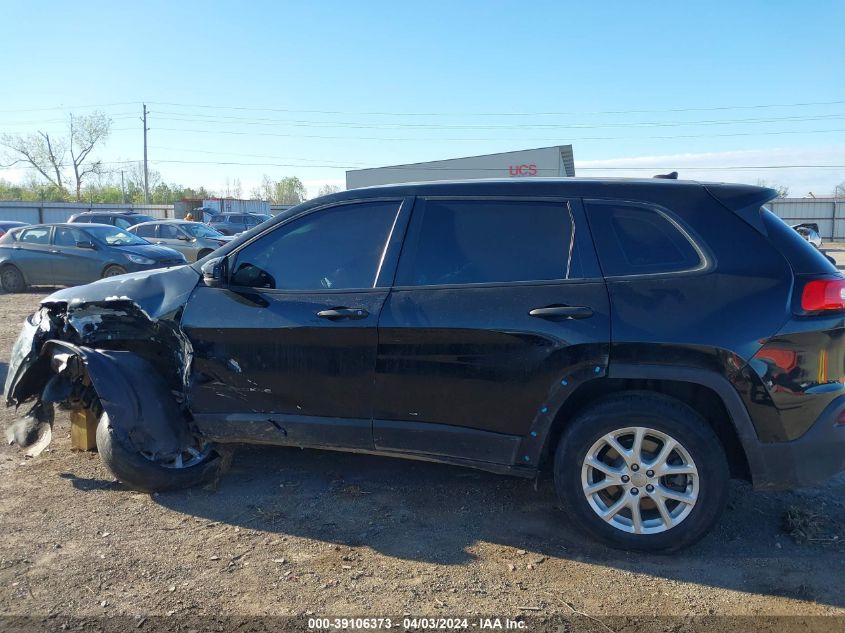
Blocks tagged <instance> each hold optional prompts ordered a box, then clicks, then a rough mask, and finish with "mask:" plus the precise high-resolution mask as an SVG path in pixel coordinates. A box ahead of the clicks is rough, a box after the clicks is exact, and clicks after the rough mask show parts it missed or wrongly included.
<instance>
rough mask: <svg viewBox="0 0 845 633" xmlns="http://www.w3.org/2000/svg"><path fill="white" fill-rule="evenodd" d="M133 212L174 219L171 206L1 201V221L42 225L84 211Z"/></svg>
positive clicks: (59, 220)
mask: <svg viewBox="0 0 845 633" xmlns="http://www.w3.org/2000/svg"><path fill="white" fill-rule="evenodd" d="M117 210H121V211H125V210H133V211H136V212H138V213H143V214H145V215H151V216H153V217H154V218H172V217H173V205H171V204H84V203H80V202H15V201H12V202H9V201H5V200H4V201H0V220H17V221H18V222H29V223H30V224H40V223H43V222H65V221H66V220H67V219H68V218H69V217H70V216H71V215H73V214H74V213H81V212H82V211H117Z"/></svg>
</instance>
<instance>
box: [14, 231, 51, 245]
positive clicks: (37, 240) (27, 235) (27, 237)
mask: <svg viewBox="0 0 845 633" xmlns="http://www.w3.org/2000/svg"><path fill="white" fill-rule="evenodd" d="M18 241H19V242H26V243H27V244H48V243H49V242H50V229H49V228H46V227H36V228H33V229H24V230H23V231H21V233H20V237H18Z"/></svg>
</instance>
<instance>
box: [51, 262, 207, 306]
mask: <svg viewBox="0 0 845 633" xmlns="http://www.w3.org/2000/svg"><path fill="white" fill-rule="evenodd" d="M167 250H170V249H167ZM199 280H200V273H199V272H198V271H196V270H194V269H193V268H191V267H190V266H187V265H186V266H178V267H176V268H158V269H155V270H144V271H141V272H137V273H128V274H126V275H119V276H117V277H107V278H106V279H100V280H98V281H95V282H93V283H90V284H86V285H84V286H74V287H72V288H64V289H63V290H59V291H58V292H54V293H53V294H51V295H50V296H49V297H47V298H45V299H43V300H42V301H41V305H45V306H46V305H53V304H58V303H63V304H67V305H78V304H85V303H92V302H101V301H117V300H126V299H129V300H131V301H132V302H133V303H135V304H136V305H137V306H138V307H139V308H141V310H143V311H144V312H145V313H146V314H147V315H149V316H150V318H153V319H160V318H165V317H167V316H168V315H170V314H173V313H174V312H176V311H177V310H179V308H181V307H182V306H184V305H185V302H186V301H187V300H188V297H189V296H190V295H191V292H193V290H194V288H195V287H196V285H197V283H198V282H199Z"/></svg>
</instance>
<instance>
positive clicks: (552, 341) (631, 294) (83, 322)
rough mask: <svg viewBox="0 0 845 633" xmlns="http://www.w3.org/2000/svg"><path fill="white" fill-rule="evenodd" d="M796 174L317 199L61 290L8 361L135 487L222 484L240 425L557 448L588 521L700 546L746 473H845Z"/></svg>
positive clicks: (824, 311) (638, 544)
mask: <svg viewBox="0 0 845 633" xmlns="http://www.w3.org/2000/svg"><path fill="white" fill-rule="evenodd" d="M776 195H777V194H776V192H775V191H773V190H771V189H766V188H761V187H752V186H743V185H733V184H705V183H697V182H684V181H675V180H665V179H658V180H581V179H572V178H566V179H518V180H517V179H513V180H507V181H501V180H494V181H483V180H479V181H467V182H439V183H427V184H401V185H394V186H383V187H373V188H366V189H359V190H351V191H346V192H342V193H338V194H333V195H330V196H327V197H324V198H319V199H316V200H311V201H309V202H306V203H304V204H302V205H299V206H297V207H295V208H293V209H291V210H289V211H288V212H285V213H283V214H281V215H279V216H277V217H276V218H275V219H274V220H273V221H272V222H267V223H265V224H262V225H261V226H259V227H257V228H255V229H253V230H251V231H249V232H248V233H245V234H243V235H241V236H239V237H238V238H236V239H235V240H232V241H231V242H230V243H229V244H227V245H225V246H223V247H222V248H221V249H220V250H219V251H218V253H219V256H218V257H214V258H210V259H206V260H205V261H204V262H203V263H202V265H201V266H200V265H194V266H183V267H180V268H177V269H175V270H170V271H162V272H159V273H147V274H144V275H129V276H124V277H122V278H120V279H119V281H118V280H114V281H108V280H107V281H103V282H98V283H96V284H92V285H90V286H85V287H83V288H73V289H70V290H64V291H60V292H58V293H56V294H54V295H52V296H50V297H48V298H47V299H45V300H44V301H43V304H42V307H41V309H40V310H39V311H38V312H36V313H35V314H34V315H32V316H31V317H30V318H29V320H28V322H27V323H26V325H25V327H24V330H23V332H22V333H21V335H20V338H19V340H18V342H17V344H16V346H15V349H14V352H13V355H12V358H11V361H10V364H9V371H8V379H7V383H6V397H7V401H8V403H9V404H11V405H20V404H22V403H28V407H27V409H25V411H26V412H27V413H26V415H25V416H24V417H23V418H22V419H21V420H20V421H19V422H17V423H16V424H15V427H14V429H13V435H14V437H16V438H17V441H18V442H19V443H20V444H22V445H27V444H28V443H31V442H32V441H33V440H34V438H37V437H39V436H40V430H43V429H45V428H46V426H47V425H48V424H49V421H50V420H52V417H51V415H52V407H53V402H59V401H60V402H63V403H65V406H66V407H71V408H87V409H89V410H90V411H91V412H92V413H93V414H94V415H96V416H99V418H100V423H99V427H98V430H97V445H98V447H99V450H100V455H101V457H102V458H103V460H104V461H105V463H106V464H107V465H108V467H109V468H110V469H111V470H112V472H113V473H114V474H115V475H116V476H117V477H118V478H119V479H120V480H122V481H123V482H125V483H126V484H127V485H129V486H132V487H134V488H138V489H141V490H164V489H168V488H175V487H180V486H189V485H194V484H198V483H200V482H203V481H207V480H208V479H209V478H211V477H214V476H216V474H217V472H218V470H219V468H220V466H221V464H222V463H223V462H224V461H225V460H224V459H223V458H222V457H221V455H222V454H225V451H224V449H223V447H224V446H225V445H226V443H229V442H255V443H262V444H277V445H286V446H300V447H302V446H307V447H319V448H327V449H336V450H350V451H356V452H366V453H378V454H383V455H390V456H401V457H409V458H413V459H423V460H430V461H439V462H446V463H449V464H458V465H463V466H470V467H474V468H480V469H483V470H488V471H492V472H496V473H502V474H511V475H517V476H522V477H527V478H536V477H537V476H538V475H539V474H540V473H541V472H542V471H543V469H544V468H546V467H548V468H549V469H550V470H551V472H552V473H553V475H554V482H555V486H556V489H557V492H558V495H559V498H560V500H561V502H562V505H563V507H564V509H565V510H566V512H567V513H568V515H569V518H570V519H571V520H572V521H573V522H574V523H576V524H578V525H580V526H581V527H583V528H584V529H586V530H587V531H588V532H589V533H590V534H592V535H593V536H595V537H596V538H599V539H601V540H602V541H604V542H606V543H609V544H611V545H613V546H617V547H623V548H628V549H635V550H672V549H676V548H679V547H682V546H685V545H689V544H690V543H692V542H694V541H696V540H697V539H699V538H700V537H702V536H703V535H704V534H705V533H706V532H707V531H708V530H709V529H710V528H711V527H712V526H713V524H714V523H715V522H716V521H717V519H718V517H719V516H720V514H721V513H722V509H723V507H724V505H725V501H726V497H727V484H728V479H729V477H731V476H733V477H737V478H742V479H747V480H750V481H751V482H752V483H753V485H754V487H755V488H757V489H766V490H769V489H781V488H791V487H795V486H804V485H810V484H813V483H816V482H819V481H822V480H824V479H826V478H829V477H831V476H833V475H834V474H836V473H837V472H839V471H840V470H842V469H843V467H845V386H843V381H845V378H843V373H845V371H843V369H844V368H845V321H843V317H845V277H843V276H842V275H841V274H839V273H838V272H837V270H836V269H835V268H834V267H833V266H831V265H830V263H829V262H828V261H827V260H826V259H825V258H824V257H823V256H822V255H821V254H820V253H819V252H818V251H817V250H816V249H814V248H813V247H812V246H810V245H809V244H808V243H807V242H805V241H804V240H803V239H802V238H801V237H800V236H799V235H798V234H797V233H796V232H795V231H793V230H792V229H791V228H790V227H788V226H787V225H786V224H784V223H783V222H782V221H781V220H780V219H778V218H777V217H776V216H775V215H773V214H772V213H771V212H769V211H768V210H766V209H765V207H764V206H763V205H765V204H766V203H767V202H768V201H769V200H771V199H772V198H774V197H775V196H776ZM95 316H96V317H98V318H97V320H96V321H95V320H94V317H95ZM512 519H513V520H514V521H518V520H519V519H518V517H516V518H512ZM561 520H563V519H561Z"/></svg>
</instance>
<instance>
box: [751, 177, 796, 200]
mask: <svg viewBox="0 0 845 633" xmlns="http://www.w3.org/2000/svg"><path fill="white" fill-rule="evenodd" d="M757 186H758V187H768V188H769V189H774V190H775V191H777V192H778V198H786V197H787V196H788V195H789V187H787V186H786V185H779V184H777V183H769V182H768V181H766V180H762V179H760V180H758V181H757Z"/></svg>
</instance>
